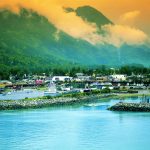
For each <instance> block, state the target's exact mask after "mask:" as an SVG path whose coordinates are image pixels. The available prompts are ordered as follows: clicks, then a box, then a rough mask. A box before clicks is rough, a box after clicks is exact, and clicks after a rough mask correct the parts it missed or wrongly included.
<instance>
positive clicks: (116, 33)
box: [0, 0, 148, 47]
mask: <svg viewBox="0 0 150 150" xmlns="http://www.w3.org/2000/svg"><path fill="white" fill-rule="evenodd" d="M64 1H66V0H1V1H0V8H6V9H9V10H11V11H13V12H15V13H19V10H20V8H26V9H30V10H33V11H35V12H37V13H38V14H40V15H42V16H45V17H46V18H47V19H48V20H49V22H51V23H52V24H54V25H55V26H56V27H57V28H58V30H60V31H63V32H65V33H67V34H69V35H70V36H72V37H74V38H77V39H82V40H86V41H87V42H90V43H92V44H105V43H107V44H112V45H114V46H116V47H120V46H122V45H123V44H129V45H139V44H143V43H144V42H145V41H146V40H147V38H148V37H147V35H146V34H145V33H144V32H143V31H141V30H139V29H135V28H133V27H129V26H126V25H105V26H103V27H102V30H103V31H104V33H105V34H104V35H99V34H98V32H97V31H98V28H97V26H96V25H95V24H91V23H88V22H86V21H84V20H82V19H81V18H80V17H78V16H76V14H75V12H71V13H66V12H65V11H64V9H63V8H64V5H65V3H64ZM138 15H139V12H138V11H134V12H128V13H126V14H124V15H123V17H122V19H123V20H124V21H127V20H133V19H134V18H135V17H136V16H138ZM58 35H59V33H57V38H58Z"/></svg>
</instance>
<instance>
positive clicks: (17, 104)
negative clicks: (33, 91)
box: [0, 93, 150, 111]
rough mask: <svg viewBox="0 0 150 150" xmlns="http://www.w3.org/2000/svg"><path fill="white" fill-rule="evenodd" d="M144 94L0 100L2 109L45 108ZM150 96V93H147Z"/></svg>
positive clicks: (0, 109)
mask: <svg viewBox="0 0 150 150" xmlns="http://www.w3.org/2000/svg"><path fill="white" fill-rule="evenodd" d="M141 96H143V94H113V93H109V94H91V95H84V96H83V95H82V96H81V95H76V96H74V95H71V96H68V97H67V96H59V97H50V98H47V99H44V97H41V98H35V99H23V100H0V111H2V110H18V109H32V108H33V109H36V108H44V107H50V106H56V105H57V106H61V105H73V104H80V103H86V102H92V101H94V100H93V99H111V98H116V99H125V98H128V97H141ZM146 96H150V94H146Z"/></svg>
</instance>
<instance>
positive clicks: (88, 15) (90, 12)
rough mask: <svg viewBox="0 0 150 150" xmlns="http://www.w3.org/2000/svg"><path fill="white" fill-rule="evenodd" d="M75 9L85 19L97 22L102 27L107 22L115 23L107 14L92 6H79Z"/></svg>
mask: <svg viewBox="0 0 150 150" xmlns="http://www.w3.org/2000/svg"><path fill="white" fill-rule="evenodd" d="M75 11H76V14H77V15H78V16H80V17H81V18H82V19H83V20H86V21H88V22H91V23H96V25H97V26H98V27H101V26H103V25H105V24H113V23H112V21H110V20H109V19H108V18H107V17H106V16H105V15H103V14H102V13H101V12H100V11H98V10H97V9H95V8H93V7H91V6H82V7H78V8H77V9H76V10H75Z"/></svg>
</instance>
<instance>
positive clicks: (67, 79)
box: [52, 76, 72, 82]
mask: <svg viewBox="0 0 150 150" xmlns="http://www.w3.org/2000/svg"><path fill="white" fill-rule="evenodd" d="M71 80H72V77H69V76H54V77H53V78H52V81H53V82H56V81H62V82H65V81H71Z"/></svg>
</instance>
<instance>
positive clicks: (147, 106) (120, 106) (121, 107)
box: [108, 102, 150, 112]
mask: <svg viewBox="0 0 150 150" xmlns="http://www.w3.org/2000/svg"><path fill="white" fill-rule="evenodd" d="M108 110H111V111H130V112H150V103H122V102H120V103H117V104H115V105H114V106H111V107H110V108H108Z"/></svg>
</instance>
